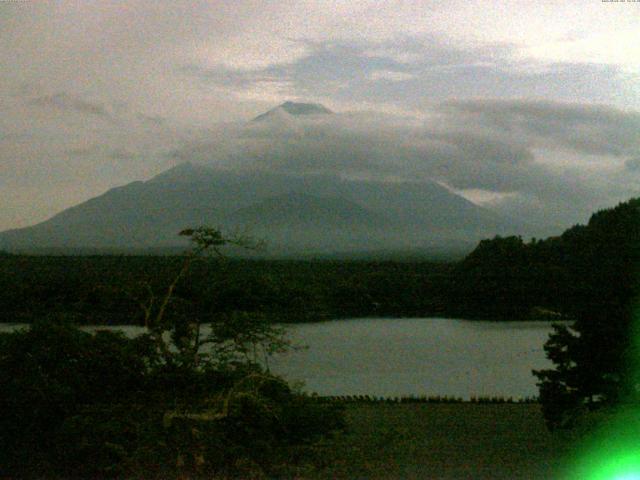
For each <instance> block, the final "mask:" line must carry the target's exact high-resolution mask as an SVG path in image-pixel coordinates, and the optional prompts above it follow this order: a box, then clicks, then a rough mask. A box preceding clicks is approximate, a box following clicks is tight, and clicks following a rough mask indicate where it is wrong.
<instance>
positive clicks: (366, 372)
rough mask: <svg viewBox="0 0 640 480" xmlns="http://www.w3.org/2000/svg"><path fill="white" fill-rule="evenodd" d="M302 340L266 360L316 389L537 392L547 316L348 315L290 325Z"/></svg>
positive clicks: (392, 392) (363, 392)
mask: <svg viewBox="0 0 640 480" xmlns="http://www.w3.org/2000/svg"><path fill="white" fill-rule="evenodd" d="M289 331H290V335H291V338H292V339H293V340H294V341H295V342H297V343H302V344H306V345H308V347H309V348H308V349H307V350H303V351H298V352H292V353H289V354H287V355H286V356H283V357H281V358H275V359H273V360H272V361H271V367H272V370H273V371H276V372H278V373H280V374H282V375H283V376H284V377H285V378H287V379H289V380H301V381H304V382H305V390H307V391H311V392H317V393H319V394H321V395H367V394H368V395H376V396H399V395H449V396H457V397H458V396H459V397H463V398H468V397H470V396H473V395H476V396H477V395H491V396H493V395H499V396H513V397H530V396H535V395H537V394H538V389H537V387H536V378H535V377H534V376H533V375H532V374H531V370H532V369H540V368H547V367H550V366H551V362H550V361H548V360H547V359H546V358H545V355H544V350H543V345H544V343H545V341H546V340H547V337H548V335H549V333H550V332H551V322H480V321H467V320H452V319H441V318H422V319H421V318H407V319H381V318H367V319H351V320H339V321H332V322H324V323H312V324H301V325H294V326H291V327H290V329H289Z"/></svg>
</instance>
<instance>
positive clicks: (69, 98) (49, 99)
mask: <svg viewBox="0 0 640 480" xmlns="http://www.w3.org/2000/svg"><path fill="white" fill-rule="evenodd" d="M28 103H29V105H32V106H36V107H45V108H55V109H58V110H63V111H68V112H77V113H81V114H86V115H95V116H97V117H102V118H105V119H108V120H113V116H112V115H111V113H110V112H109V111H107V108H106V107H105V105H104V104H102V103H99V102H90V101H87V100H85V99H83V98H80V97H78V96H75V95H71V94H68V93H65V92H60V93H55V94H51V95H44V96H40V97H37V98H34V99H31V100H29V101H28Z"/></svg>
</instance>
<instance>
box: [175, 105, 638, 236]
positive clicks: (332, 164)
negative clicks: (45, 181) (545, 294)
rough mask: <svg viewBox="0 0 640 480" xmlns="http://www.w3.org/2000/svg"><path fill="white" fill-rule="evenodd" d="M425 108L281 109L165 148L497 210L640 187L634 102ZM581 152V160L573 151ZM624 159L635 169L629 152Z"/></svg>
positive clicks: (552, 207)
mask: <svg viewBox="0 0 640 480" xmlns="http://www.w3.org/2000/svg"><path fill="white" fill-rule="evenodd" d="M429 113H430V115H427V117H426V120H424V121H417V120H416V119H412V118H406V117H400V116H391V115H383V114H377V115H373V114H369V113H362V112H361V113H357V112H356V113H342V114H340V113H338V114H333V115H323V116H317V117H315V118H302V117H292V116H288V115H283V116H280V117H274V118H273V119H271V120H270V121H266V122H255V123H249V124H238V125H227V126H226V127H225V128H224V129H216V130H212V131H210V132H209V135H210V138H208V139H206V138H205V139H200V140H199V141H198V142H194V143H189V144H185V145H183V146H182V147H180V148H178V149H176V150H175V151H174V152H173V157H174V158H175V159H176V160H179V161H185V160H189V161H195V162H200V163H205V164H211V165H215V166H218V167H221V168H226V169H234V170H242V171H246V170H252V171H268V172H271V173H274V172H282V173H288V174H291V173H295V174H300V175H309V174H322V175H338V176H343V177H348V178H365V179H378V180H387V181H398V180H403V181H420V180H422V181H427V180H430V181H437V182H439V183H442V184H444V185H447V186H448V187H449V188H451V189H452V190H454V191H458V192H460V193H462V194H463V195H466V196H467V197H468V198H470V199H474V198H475V199H478V198H480V199H481V201H482V199H484V201H485V203H486V202H489V201H490V203H491V204H492V206H493V207H495V208H497V209H499V210H501V211H502V212H504V213H510V214H513V215H521V214H522V215H524V214H526V215H527V216H529V217H530V219H531V221H532V222H533V223H535V222H539V223H546V224H558V225H565V226H566V224H567V223H575V222H576V221H583V220H584V216H585V215H588V213H589V212H591V211H593V210H594V209H595V208H598V207H601V206H606V205H607V204H608V203H611V202H616V201H619V200H621V199H623V198H626V197H627V196H631V195H634V194H638V193H639V192H640V189H639V188H638V187H637V184H634V183H633V182H631V181H630V180H629V179H625V178H624V169H625V166H624V165H625V163H624V162H625V160H626V159H627V157H626V155H628V154H629V153H630V152H634V151H635V152H637V151H638V147H639V145H638V138H637V136H634V135H632V134H631V133H632V130H633V128H634V126H635V125H636V124H637V122H638V119H639V114H638V113H637V112H630V111H622V110H618V109H614V108H610V107H601V106H593V105H581V104H571V105H569V104H565V103H553V102H543V103H541V102H532V101H508V102H505V101H500V100H493V101H491V100H483V101H460V102H446V103H443V104H440V105H437V106H436V107H434V109H433V110H432V111H431V112H429ZM567 152H568V153H567ZM567 155H569V157H567ZM584 156H588V157H589V159H590V160H589V161H588V162H587V161H585V162H584V163H582V164H581V163H580V161H574V159H576V158H577V159H581V158H582V157H584ZM567 158H570V160H571V161H567ZM626 161H627V163H626V168H627V169H633V168H634V166H635V165H636V162H637V158H636V157H634V158H633V159H631V160H626ZM487 199H489V200H487Z"/></svg>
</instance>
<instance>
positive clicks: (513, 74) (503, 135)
mask: <svg viewBox="0 0 640 480" xmlns="http://www.w3.org/2000/svg"><path fill="white" fill-rule="evenodd" d="M0 71H1V72H2V75H0V112H1V113H2V114H1V115H0V230H2V229H7V228H15V227H21V226H26V225H29V224H33V223H35V222H38V221H41V220H44V219H46V218H48V217H49V216H51V215H52V214H54V213H56V212H58V211H60V210H62V209H64V208H66V207H69V206H71V205H74V204H77V203H79V202H81V201H83V200H86V199H88V198H91V197H93V196H95V195H98V194H100V193H103V192H104V191H105V190H107V189H109V188H111V187H114V186H117V185H122V184H125V183H128V182H131V181H134V180H145V179H148V178H150V177H152V176H153V175H155V174H157V173H159V172H161V171H163V170H165V169H167V168H169V167H171V166H173V165H175V164H176V163H177V162H180V161H184V160H192V161H195V162H205V163H223V164H224V165H225V166H227V167H231V168H234V167H238V168H265V169H282V170H286V171H296V172H300V173H309V172H313V173H315V172H327V171H329V172H332V173H336V172H337V173H340V174H344V175H349V176H360V177H382V178H388V179H389V180H390V181H391V180H398V179H401V180H402V179H407V178H411V179H416V178H424V179H433V180H436V181H438V182H440V183H441V184H443V185H446V186H447V187H449V188H451V189H452V190H454V191H456V192H460V193H462V194H463V195H465V196H466V197H467V198H470V199H472V200H474V201H476V202H479V203H481V204H484V205H487V206H490V207H492V208H495V209H497V210H500V211H504V212H506V213H510V214H512V215H527V216H530V217H531V218H532V219H535V220H536V221H539V222H544V221H547V223H559V224H563V223H573V222H578V221H584V220H586V215H587V214H588V212H590V211H592V210H593V209H595V208H600V207H603V206H607V205H610V204H612V203H615V202H617V201H619V200H623V199H626V198H628V197H630V196H633V195H639V194H640V187H639V185H640V2H607V1H601V0H579V1H575V0H564V1H544V0H539V1H536V2H523V1H519V0H518V1H507V0H503V1H499V2H498V1H481V0H476V1H473V0H465V1H458V0H450V1H448V2H442V1H426V0H423V1H417V0H413V1H411V0H406V1H385V2H379V1H378V2H374V1H364V0H363V1H357V0H349V1H337V0H333V1H329V0H327V1H287V0H278V1H277V2H275V1H266V0H265V1H244V0H229V1H226V0H212V1H209V2H195V1H179V0H173V1H171V2H155V1H147V2H143V1H139V2H134V1H119V2H107V1H105V2H85V3H82V2H65V1H59V2H55V3H54V2H51V3H46V2H37V3H36V2H29V1H18V2H0ZM286 100H293V101H305V102H307V101H308V102H318V103H322V104H323V105H325V106H327V107H328V108H330V109H331V110H333V111H334V112H337V113H336V115H333V116H331V118H330V119H328V118H325V119H321V120H302V121H300V122H299V123H292V122H288V121H280V122H276V123H277V124H276V125H267V126H264V125H263V126H255V125H249V126H247V124H246V122H247V121H248V120H250V119H251V118H253V117H255V116H256V115H258V114H260V113H262V112H264V111H265V110H268V109H270V108H272V107H274V106H275V105H277V104H279V103H282V102H284V101H286ZM260 162H262V163H261V164H259V163H260Z"/></svg>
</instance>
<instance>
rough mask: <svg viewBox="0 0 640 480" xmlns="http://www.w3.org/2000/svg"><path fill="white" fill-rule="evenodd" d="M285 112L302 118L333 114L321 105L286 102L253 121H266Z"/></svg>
mask: <svg viewBox="0 0 640 480" xmlns="http://www.w3.org/2000/svg"><path fill="white" fill-rule="evenodd" d="M281 112H284V113H286V114H288V115H293V116H301V115H328V114H331V113H333V112H332V111H331V110H329V109H328V108H327V107H325V106H324V105H320V104H319V103H299V102H284V103H283V104H282V105H278V106H277V107H275V108H272V109H271V110H269V111H267V112H265V113H262V114H260V115H258V116H257V117H256V118H254V119H253V121H254V122H256V121H260V120H265V119H267V118H269V117H272V116H274V115H277V114H279V113H281Z"/></svg>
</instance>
